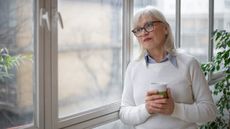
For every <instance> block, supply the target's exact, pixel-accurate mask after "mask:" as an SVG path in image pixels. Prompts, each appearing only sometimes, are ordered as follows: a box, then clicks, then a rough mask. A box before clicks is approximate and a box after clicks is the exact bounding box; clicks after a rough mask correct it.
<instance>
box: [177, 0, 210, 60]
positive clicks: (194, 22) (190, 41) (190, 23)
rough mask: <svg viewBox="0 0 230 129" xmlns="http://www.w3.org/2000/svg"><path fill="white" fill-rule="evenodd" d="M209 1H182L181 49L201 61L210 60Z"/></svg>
mask: <svg viewBox="0 0 230 129" xmlns="http://www.w3.org/2000/svg"><path fill="white" fill-rule="evenodd" d="M208 5H209V1H208V0H202V1H200V0H195V1H194V0H186V1H181V48H182V49H183V50H184V51H185V52H187V53H189V54H191V55H193V56H195V57H196V58H197V59H198V60H199V61H201V62H206V61H207V59H208V31H209V30H208V29H209V26H208V20H209V19H208V16H209V15H208V14H209V13H208V11H209V8H208V7H209V6H208Z"/></svg>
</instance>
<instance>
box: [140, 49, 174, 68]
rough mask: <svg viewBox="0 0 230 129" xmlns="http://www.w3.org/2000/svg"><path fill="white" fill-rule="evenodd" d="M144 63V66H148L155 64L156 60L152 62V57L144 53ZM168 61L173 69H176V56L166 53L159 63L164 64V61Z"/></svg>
mask: <svg viewBox="0 0 230 129" xmlns="http://www.w3.org/2000/svg"><path fill="white" fill-rule="evenodd" d="M144 58H145V63H146V66H148V65H149V64H155V63H157V62H156V60H154V59H153V58H152V57H150V55H149V54H148V52H146V53H145V56H144ZM168 60H169V61H170V62H171V63H172V64H173V65H174V66H175V67H177V60H176V56H175V55H172V54H169V53H167V54H166V56H165V57H164V58H163V59H162V60H161V61H160V63H162V62H165V61H168Z"/></svg>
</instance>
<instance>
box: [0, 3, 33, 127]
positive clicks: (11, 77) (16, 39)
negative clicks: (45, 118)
mask: <svg viewBox="0 0 230 129" xmlns="http://www.w3.org/2000/svg"><path fill="white" fill-rule="evenodd" d="M33 36H34V35H33V1H32V0H20V1H18V0H0V49H1V53H0V128H1V129H3V128H11V127H20V128H22V127H26V126H29V125H32V124H33V112H34V108H33V107H34V106H33V103H34V102H33V100H34V98H33V85H35V84H34V82H35V81H34V72H33V71H34V66H33V63H32V62H33V61H32V60H33V55H34V44H33ZM17 61H18V65H17ZM11 66H12V67H11Z"/></svg>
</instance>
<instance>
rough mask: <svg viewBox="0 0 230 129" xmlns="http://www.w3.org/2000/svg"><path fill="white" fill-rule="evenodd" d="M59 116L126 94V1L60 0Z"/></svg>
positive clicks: (90, 107) (77, 111)
mask: <svg viewBox="0 0 230 129" xmlns="http://www.w3.org/2000/svg"><path fill="white" fill-rule="evenodd" d="M58 4H59V5H58V10H59V12H61V14H62V18H63V22H64V26H65V28H64V29H63V30H62V29H60V28H59V31H58V91H59V92H58V102H59V117H65V116H68V115H72V114H75V113H80V112H83V111H87V110H90V109H93V108H96V107H99V106H103V105H105V104H109V103H112V102H115V101H118V100H119V99H120V97H121V92H122V78H121V72H122V71H121V70H122V62H121V61H122V54H121V50H122V42H121V39H122V37H121V36H122V30H121V26H122V24H121V23H122V0H104V1H101V0H94V1H91V0H59V1H58Z"/></svg>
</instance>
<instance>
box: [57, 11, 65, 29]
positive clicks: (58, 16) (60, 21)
mask: <svg viewBox="0 0 230 129" xmlns="http://www.w3.org/2000/svg"><path fill="white" fill-rule="evenodd" d="M56 16H57V19H58V21H59V23H60V26H61V28H62V29H64V25H63V20H62V16H61V13H60V12H57V14H56Z"/></svg>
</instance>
